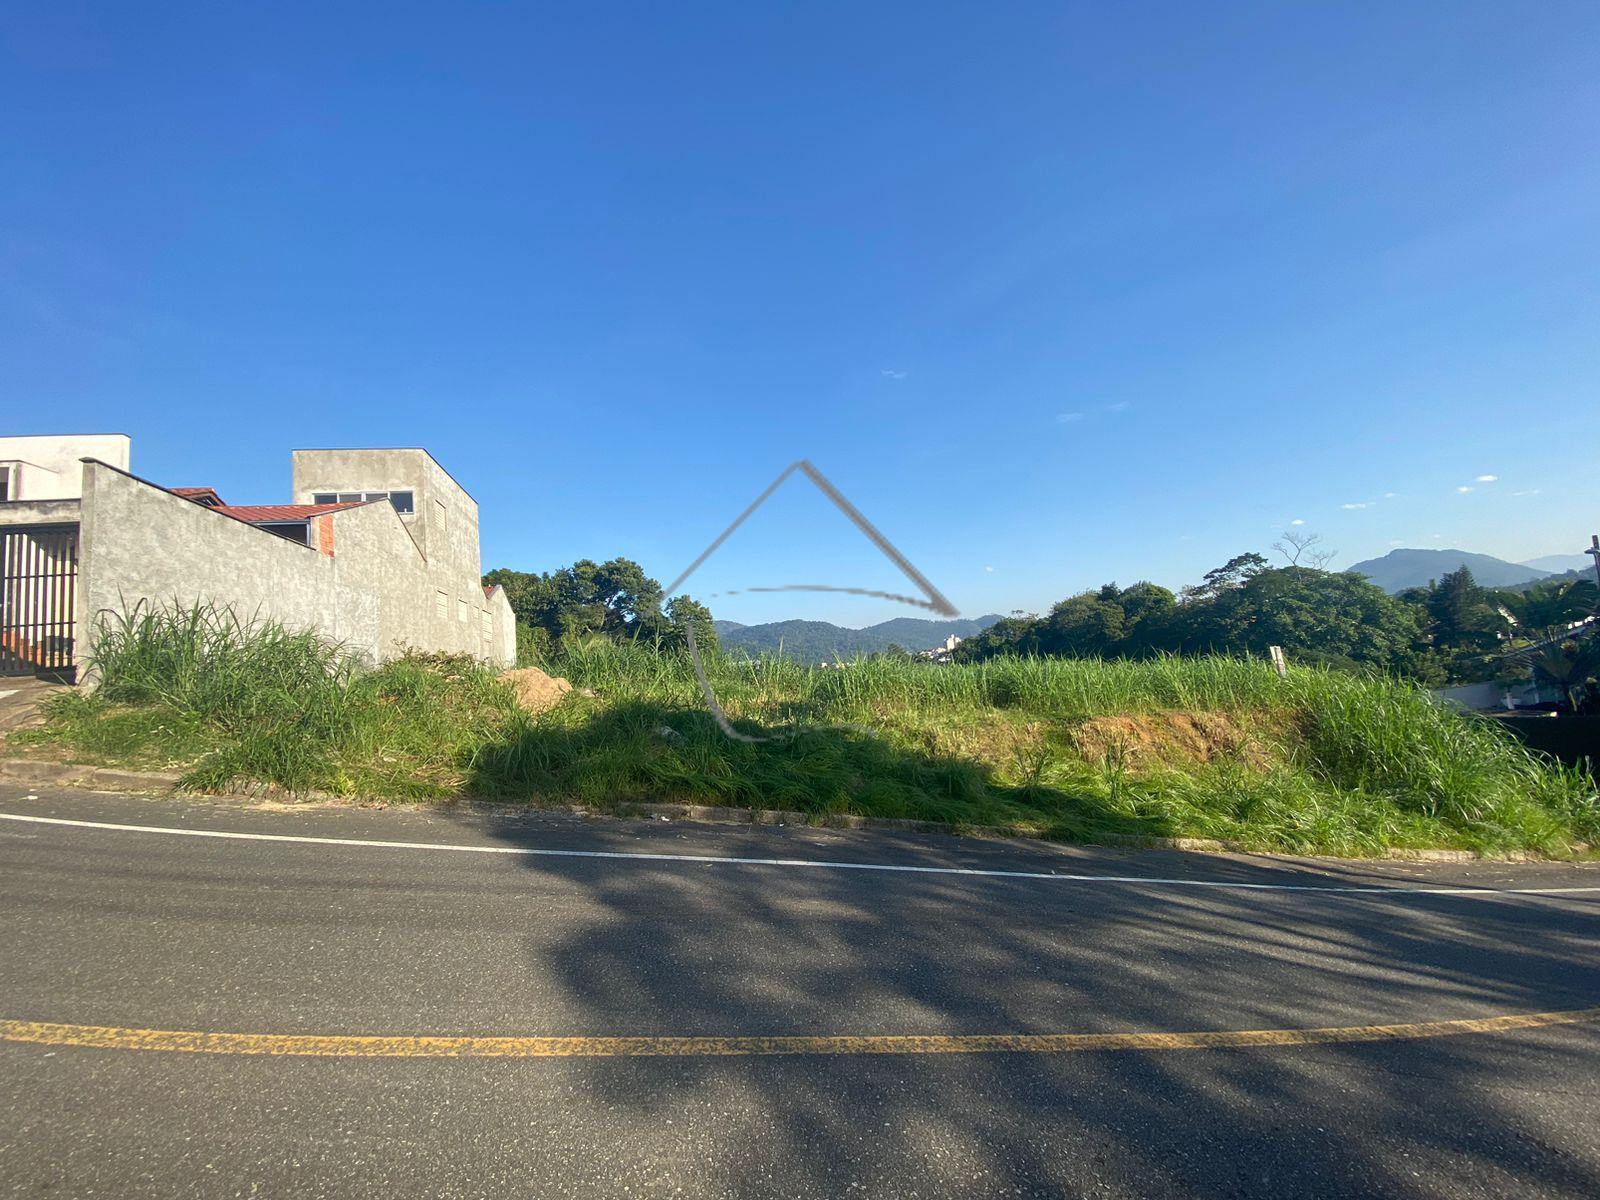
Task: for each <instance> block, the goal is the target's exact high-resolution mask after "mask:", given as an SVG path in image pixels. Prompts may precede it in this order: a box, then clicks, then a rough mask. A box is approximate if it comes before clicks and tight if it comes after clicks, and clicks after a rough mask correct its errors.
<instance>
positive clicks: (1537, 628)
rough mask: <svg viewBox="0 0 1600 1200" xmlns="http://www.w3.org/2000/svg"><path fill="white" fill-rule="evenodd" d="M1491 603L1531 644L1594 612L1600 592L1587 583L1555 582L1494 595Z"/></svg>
mask: <svg viewBox="0 0 1600 1200" xmlns="http://www.w3.org/2000/svg"><path fill="white" fill-rule="evenodd" d="M1491 601H1492V603H1493V604H1494V605H1495V607H1496V608H1498V609H1499V610H1500V613H1501V615H1502V616H1504V617H1507V618H1509V619H1510V621H1511V623H1512V624H1513V626H1514V627H1515V629H1514V631H1515V633H1516V635H1517V636H1519V637H1523V638H1526V639H1528V640H1529V641H1534V642H1538V641H1543V640H1545V639H1546V638H1550V637H1554V636H1556V635H1557V634H1558V633H1560V632H1561V631H1562V630H1564V629H1566V628H1567V626H1569V625H1571V624H1572V623H1573V622H1575V621H1581V620H1583V619H1584V618H1585V617H1587V616H1589V615H1590V614H1591V613H1593V612H1594V611H1595V608H1596V605H1597V601H1600V589H1597V588H1596V587H1595V585H1594V583H1593V581H1592V580H1588V579H1552V580H1549V581H1548V582H1545V583H1536V584H1534V585H1533V586H1532V587H1530V588H1528V589H1527V590H1526V591H1521V592H1512V591H1504V592H1494V593H1493V594H1492V596H1491Z"/></svg>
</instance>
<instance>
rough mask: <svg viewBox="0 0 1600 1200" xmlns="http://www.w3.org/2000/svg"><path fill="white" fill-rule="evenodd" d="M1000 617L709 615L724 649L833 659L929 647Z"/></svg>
mask: <svg viewBox="0 0 1600 1200" xmlns="http://www.w3.org/2000/svg"><path fill="white" fill-rule="evenodd" d="M1000 619H1001V618H1000V617H999V616H997V615H995V614H992V613H991V614H990V615H988V616H984V617H976V618H971V619H961V618H957V619H955V620H950V621H924V620H921V619H919V618H917V617H896V618H894V620H892V621H883V622H880V623H879V624H877V625H869V626H867V628H865V629H850V628H847V627H846V626H843V625H834V624H831V623H830V622H828V621H772V622H769V623H768V624H765V625H741V624H739V622H737V621H713V622H712V624H713V625H714V626H715V628H716V631H717V641H718V642H720V643H721V644H722V647H723V649H725V650H744V651H747V652H749V653H750V654H753V655H761V654H777V653H779V652H780V650H781V652H782V654H783V656H784V657H785V658H792V659H795V660H797V661H799V662H807V663H818V662H836V661H838V660H839V659H850V658H855V657H857V656H858V655H862V654H878V653H881V652H882V651H884V650H887V649H888V648H889V647H890V646H899V647H901V648H902V649H905V650H931V649H933V648H934V647H935V646H939V645H943V644H944V640H945V639H946V638H948V637H949V636H950V635H951V634H954V635H955V636H956V637H961V638H968V637H971V636H972V635H973V634H975V633H982V632H983V631H984V630H985V629H987V628H989V626H991V625H993V624H994V623H995V622H996V621H998V620H1000Z"/></svg>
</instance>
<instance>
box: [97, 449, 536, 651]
mask: <svg viewBox="0 0 1600 1200" xmlns="http://www.w3.org/2000/svg"><path fill="white" fill-rule="evenodd" d="M83 471H84V478H83V505H82V526H81V533H80V548H79V563H80V565H79V586H78V604H77V623H78V639H77V647H78V651H77V652H78V658H79V661H80V663H82V662H83V661H84V660H85V659H86V658H87V656H88V655H89V653H90V651H91V649H92V646H93V640H94V633H95V627H96V624H97V622H98V620H99V618H100V617H101V616H102V615H103V614H105V613H108V612H117V611H127V610H130V609H131V608H133V606H134V605H136V604H138V603H139V602H141V601H143V602H144V603H146V604H151V605H171V604H177V605H180V606H182V605H188V604H192V603H195V602H197V601H198V602H204V603H211V604H215V605H217V606H219V607H228V608H232V609H233V610H234V611H235V612H236V613H237V614H238V615H239V616H240V617H242V618H249V617H252V616H260V617H263V618H266V619H270V620H274V621H277V622H279V623H281V624H283V625H285V626H287V627H289V628H295V629H315V630H317V631H318V632H320V633H322V634H324V635H325V636H327V637H330V638H332V639H334V640H336V641H338V642H340V643H342V644H343V645H344V646H345V648H346V649H347V650H349V651H350V652H351V653H353V654H356V655H357V656H359V657H361V658H362V659H364V660H366V661H368V662H376V661H380V660H382V659H386V658H391V657H394V656H396V655H399V654H401V653H404V652H405V651H406V650H408V649H417V650H425V651H442V652H449V653H465V654H471V655H474V656H475V657H478V658H482V659H484V660H486V661H488V662H491V663H494V664H496V665H504V666H509V665H510V664H511V663H512V662H514V661H515V656H516V649H515V629H514V627H513V626H512V624H511V615H510V606H509V604H507V603H506V602H505V598H504V597H503V596H502V597H500V600H499V604H498V605H497V604H495V603H494V602H493V600H492V599H491V598H489V597H486V596H485V595H484V593H483V589H482V588H481V587H480V586H478V585H477V580H476V579H473V581H472V587H471V589H470V591H468V589H467V588H465V587H463V586H462V585H461V584H460V583H458V582H456V581H455V580H454V579H452V580H451V582H452V584H453V592H454V594H453V595H452V596H451V597H450V599H451V604H450V605H448V606H442V605H440V604H439V602H438V598H437V597H438V595H439V591H440V589H439V588H438V587H437V586H436V584H437V583H438V581H439V580H440V579H442V578H444V573H443V572H442V570H441V568H440V566H439V565H438V564H435V563H432V562H431V561H430V560H429V558H428V557H427V556H426V555H425V554H424V553H423V551H422V549H421V548H420V547H419V545H418V542H417V540H416V539H415V537H414V536H413V531H411V530H408V529H407V528H406V526H405V525H404V523H403V522H402V521H401V518H400V516H399V514H397V513H396V512H395V511H394V509H393V508H392V507H391V506H390V505H389V504H388V502H387V501H376V502H374V503H371V504H365V505H362V506H360V507H358V508H351V509H345V510H341V511H339V512H336V513H333V514H331V516H330V517H329V518H328V519H327V520H328V522H329V524H326V525H325V524H324V523H323V520H322V519H319V521H318V525H319V528H318V530H317V537H316V540H317V541H318V542H319V546H320V548H319V546H313V547H308V546H302V545H299V544H297V543H294V542H291V541H288V540H287V539H285V538H281V537H278V536H277V535H276V534H273V533H269V532H267V531H266V530H263V529H257V528H255V527H254V526H251V525H247V524H245V523H243V522H240V521H236V520H234V519H233V518H231V517H228V516H226V515H224V514H221V513H217V512H214V511H212V510H210V509H206V508H202V507H201V506H199V505H197V504H192V503H190V502H189V501H187V500H184V499H183V498H181V497H178V496H174V495H172V494H171V493H170V492H167V491H164V490H163V489H161V488H158V487H154V486H153V485H151V484H148V483H145V482H144V481H142V480H140V479H136V478H134V477H133V476H131V475H126V474H124V473H122V472H120V471H117V470H114V469H113V468H111V467H108V466H105V465H104V464H101V463H92V462H91V463H85V464H84V468H83ZM330 533H331V538H330V537H329V534H330ZM330 543H331V548H332V551H333V552H332V554H328V553H325V552H324V551H325V550H326V549H328V547H329V544H330ZM458 573H459V572H456V573H452V574H458ZM460 605H465V607H464V608H463V607H460ZM441 608H443V609H444V610H445V611H443V612H441ZM502 621H503V622H504V628H502V626H501V622H502ZM508 645H509V647H510V650H509V652H508V651H507V650H506V647H507V646H508Z"/></svg>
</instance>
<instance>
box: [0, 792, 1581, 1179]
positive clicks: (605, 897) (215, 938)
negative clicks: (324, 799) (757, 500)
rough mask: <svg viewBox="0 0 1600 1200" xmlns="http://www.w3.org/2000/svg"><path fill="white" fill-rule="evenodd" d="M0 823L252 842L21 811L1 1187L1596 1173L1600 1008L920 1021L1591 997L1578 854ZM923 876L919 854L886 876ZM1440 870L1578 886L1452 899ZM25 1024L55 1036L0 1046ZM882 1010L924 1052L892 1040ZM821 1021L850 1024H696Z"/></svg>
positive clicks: (55, 801) (95, 804)
mask: <svg viewBox="0 0 1600 1200" xmlns="http://www.w3.org/2000/svg"><path fill="white" fill-rule="evenodd" d="M0 814H20V815H29V816H35V817H47V818H52V819H56V820H68V821H80V822H100V823H105V824H111V825H117V826H126V825H145V826H153V827H164V828H176V829H186V830H191V831H201V832H236V833H250V834H257V835H266V837H265V838H243V839H240V838H216V837H209V836H201V837H189V836H178V835H174V834H171V833H158V832H134V831H130V830H127V829H124V828H117V829H103V828H94V827H88V826H83V825H63V824H49V823H38V822H21V821H11V820H0V1196H12V1195H15V1196H116V1197H132V1196H162V1197H181V1196H295V1197H313V1196H384V1197H398V1196H430V1197H455V1196H463V1197H465V1196H537V1197H561V1196H596V1197H599V1196H605V1197H616V1196H684V1197H701V1196H828V1197H834V1196H883V1197H896V1198H901V1197H904V1198H914V1197H934V1196H1062V1195H1086V1196H1102V1195H1104V1196H1129V1197H1156V1196H1246V1195H1248V1196H1255V1195H1262V1196H1285V1197H1291V1196H1292V1197H1309V1196H1370V1195H1387V1196H1461V1197H1476V1196H1482V1197H1500V1196H1509V1195H1515V1196H1519V1197H1531V1196H1573V1197H1586V1198H1589V1197H1593V1196H1596V1195H1600V1109H1597V1103H1596V1102H1597V1099H1600V1082H1597V1078H1596V1075H1597V1072H1596V1068H1597V1066H1600V1023H1596V1022H1592V1021H1590V1022H1582V1023H1573V1024H1564V1025H1552V1026H1549V1027H1544V1028H1537V1029H1523V1030H1509V1031H1508V1030H1498V1029H1497V1030H1491V1031H1489V1032H1471V1031H1467V1030H1463V1031H1460V1032H1453V1033H1452V1035H1451V1036H1430V1037H1416V1038H1404V1039H1396V1038H1386V1039H1384V1040H1380V1041H1359V1040H1349V1039H1348V1038H1347V1039H1345V1040H1337V1041H1334V1042H1333V1043H1331V1044H1324V1045H1294V1044H1287V1045H1263V1046H1254V1047H1248V1048H1240V1047H1220V1048H1218V1047H1211V1048H1204V1047H1200V1048H1186V1049H1185V1048H1179V1049H1162V1048H1150V1047H1148V1046H1140V1047H1135V1048H1120V1049H1094V1048H1091V1049H1087V1050H1083V1049H1073V1050H1070V1051H1066V1052H1060V1051H1041V1050H1039V1049H1036V1048H1030V1049H1021V1050H1017V1051H1010V1052H985V1053H950V1052H946V1051H949V1050H950V1049H952V1048H959V1047H960V1046H961V1045H962V1043H960V1042H959V1041H949V1040H941V1039H959V1038H962V1037H966V1036H970V1035H982V1034H1020V1035H1053V1034H1061V1033H1124V1032H1135V1033H1148V1032H1152V1031H1161V1032H1171V1031H1212V1030H1302V1029H1307V1028H1326V1027H1338V1028H1345V1027H1357V1026H1368V1025H1374V1024H1382V1025H1394V1024H1400V1023H1419V1022H1422V1023H1433V1022H1444V1021H1465V1020H1469V1019H1477V1018H1494V1017H1499V1016H1504V1015H1507V1014H1520V1013H1546V1012H1561V1011H1570V1010H1579V1009H1585V1008H1590V1007H1594V1006H1596V1005H1600V955H1597V953H1596V951H1597V946H1600V869H1597V868H1585V867H1571V866H1546V865H1529V866H1519V867H1508V866H1498V865H1496V866H1490V865H1482V864H1476V865H1471V866H1430V867H1420V866H1408V865H1402V864H1382V865H1378V864H1361V863H1345V864H1336V863H1329V862H1326V861H1310V860H1307V861H1304V862H1290V861H1285V860H1266V859H1253V858H1245V857H1211V856H1189V855H1178V854H1160V853H1143V854H1122V853H1115V852H1107V851H1071V850H1057V849H1052V848H1048V847H1039V846H1028V845H1020V844H1006V843H986V842H969V841H959V840H955V839H933V838H912V837H891V836H884V835H881V834H846V833H833V832H823V831H816V830H801V829H793V830H786V829H769V830H761V829H745V828H715V827H691V826H684V825H679V824H674V823H668V822H651V823H648V824H646V823H638V822H620V821H619V822H601V821H596V822H589V821H583V820H579V819H576V818H566V817H552V816H544V817H532V818H527V819H520V820H512V819H504V818H495V817H492V816H485V815H482V814H476V815H474V814H469V813H448V812H444V813H418V812H407V811H393V810H391V811H368V810H360V809H317V810H305V811H267V810H261V809H253V808H244V807H237V806H229V805H223V804H202V803H177V802H171V801H154V800H141V799H135V798H129V797H116V796H106V795H96V794H90V793H81V792H70V791H62V790H50V789H42V788H41V789H36V790H35V789H28V788H23V787H17V786H14V785H0ZM284 837H288V838H316V839H328V840H324V841H292V840H276V839H280V838H284ZM361 840H367V841H382V842H394V841H403V842H412V843H423V844H425V845H417V846H411V847H394V846H388V845H360V844H353V843H354V842H356V841H361ZM456 847H482V848H486V849H487V851H488V852H478V851H472V850H461V849H457V848H456ZM535 850H536V851H569V852H578V853H575V854H567V855H551V854H546V853H528V852H527V851H535ZM508 851H510V852H508ZM595 853H599V854H602V855H608V857H590V856H588V855H592V854H595ZM641 855H657V856H660V857H654V858H650V857H637V856H641ZM704 859H720V860H729V859H759V860H799V862H798V863H793V862H790V863H786V862H773V861H764V862H751V861H742V862H741V861H703V860H704ZM818 862H825V863H829V864H833V865H828V866H817V865H815V864H816V863H818ZM801 864H810V865H801ZM905 866H915V867H931V868H936V870H934V871H916V872H911V871H903V870H878V869H874V868H877V867H905ZM952 869H969V870H970V869H976V870H980V871H988V872H996V873H993V874H977V875H973V874H960V873H954V871H953V870H952ZM1008 872H1009V873H1011V874H1007V873H1008ZM1083 876H1087V877H1088V878H1081V877H1083ZM1246 885H1254V886H1246ZM1463 887H1465V888H1473V889H1477V888H1482V889H1533V888H1538V889H1578V888H1594V889H1596V890H1594V891H1587V892H1586V891H1577V890H1564V891H1563V890H1558V891H1543V892H1539V893H1530V892H1512V891H1505V890H1488V891H1481V892H1470V893H1465V894H1463V893H1460V892H1453V893H1452V892H1448V891H1445V892H1441V891H1438V890H1436V889H1456V888H1463ZM1334 889H1357V890H1334ZM1367 889H1371V890H1367ZM1429 889H1435V890H1429ZM23 1023H52V1027H56V1026H59V1027H62V1030H64V1031H62V1030H57V1031H56V1032H53V1033H48V1034H46V1035H38V1036H37V1037H36V1036H35V1035H34V1034H26V1036H27V1037H29V1038H31V1039H33V1040H15V1037H20V1036H24V1034H22V1033H18V1032H17V1031H18V1030H24V1029H28V1030H35V1029H36V1026H34V1025H31V1024H29V1025H26V1026H24V1025H23ZM80 1026H93V1027H97V1028H100V1027H110V1028H111V1029H113V1030H116V1031H128V1030H152V1029H153V1030H171V1031H199V1032H206V1033H230V1034H249V1035H267V1036H268V1038H269V1043H268V1044H271V1045H278V1043H270V1036H271V1035H280V1036H281V1035H317V1036H319V1037H326V1038H328V1039H331V1040H329V1041H327V1042H326V1043H318V1044H319V1045H324V1044H325V1045H326V1046H327V1047H328V1052H327V1053H319V1054H294V1055H284V1054H275V1053H241V1052H238V1049H239V1048H240V1047H238V1046H235V1047H233V1048H232V1049H228V1048H223V1049H221V1050H220V1051H218V1052H204V1053H187V1052H180V1051H175V1050H172V1049H165V1048H162V1047H161V1046H160V1045H159V1044H152V1043H150V1042H149V1041H148V1040H145V1041H141V1040H140V1039H141V1037H142V1036H143V1035H138V1034H134V1033H127V1032H114V1033H111V1034H99V1035H95V1036H97V1037H101V1038H102V1039H110V1040H109V1042H107V1043H106V1044H97V1045H86V1044H82V1041H83V1038H82V1036H81V1035H80V1034H79V1033H76V1032H74V1030H75V1029H76V1028H77V1027H80ZM1454 1028H1455V1027H1452V1029H1454ZM7 1030H10V1031H11V1034H12V1035H14V1036H12V1037H8V1036H7V1034H6V1031H7ZM341 1035H342V1036H345V1037H350V1036H368V1035H379V1036H399V1035H439V1036H450V1037H459V1036H462V1035H467V1036H499V1037H506V1038H556V1039H563V1038H577V1037H594V1038H631V1039H640V1040H638V1041H634V1042H628V1043H618V1044H621V1045H627V1046H631V1047H639V1046H644V1047H646V1048H647V1049H648V1048H649V1047H651V1046H654V1045H655V1044H656V1043H654V1042H651V1041H645V1040H644V1039H658V1038H664V1039H673V1038H683V1037H699V1038H706V1039H711V1040H710V1041H708V1042H706V1043H704V1044H703V1047H702V1051H701V1052H696V1053H689V1054H684V1053H670V1054H664V1055H660V1056H657V1055H656V1054H655V1053H654V1052H653V1051H652V1052H651V1054H650V1055H647V1056H643V1057H641V1056H635V1055H633V1054H631V1053H630V1054H619V1053H617V1052H616V1050H615V1045H617V1044H610V1043H601V1044H599V1049H598V1050H597V1051H596V1052H595V1053H592V1054H589V1053H587V1052H586V1053H585V1054H583V1055H580V1056H576V1057H532V1056H523V1055H522V1054H521V1053H520V1052H518V1054H517V1055H515V1056H512V1057H492V1058H473V1057H437V1056H432V1055H431V1054H430V1052H429V1051H428V1050H427V1047H429V1046H432V1045H437V1044H444V1043H437V1044H436V1043H430V1042H424V1041H417V1042H416V1043H414V1044H413V1043H406V1045H407V1046H411V1047H412V1049H411V1050H406V1051H405V1052H404V1053H403V1054H401V1055H400V1056H397V1057H361V1056H356V1057H348V1056H344V1050H341V1047H343V1048H345V1049H348V1048H349V1047H352V1046H360V1045H363V1043H357V1042H353V1041H340V1040H338V1039H339V1037H340V1036H341ZM905 1035H921V1036H924V1037H926V1038H927V1039H929V1040H928V1041H927V1042H926V1043H918V1045H919V1046H925V1049H923V1050H922V1051H921V1052H911V1053H905V1052H894V1053H882V1052H879V1051H882V1050H884V1049H886V1048H893V1049H895V1050H897V1051H902V1050H905V1049H908V1047H907V1046H906V1044H905V1043H886V1042H883V1041H880V1040H877V1039H881V1038H883V1037H886V1036H890V1037H892V1036H905ZM801 1036H813V1037H820V1038H827V1039H834V1040H832V1041H828V1042H826V1043H819V1045H820V1046H822V1047H824V1048H825V1049H826V1051H827V1052H815V1053H813V1052H806V1053H788V1054H767V1053H754V1054H752V1053H739V1054H728V1053H725V1051H727V1050H728V1049H729V1048H730V1047H734V1048H737V1045H738V1044H736V1043H729V1042H727V1041H719V1040H717V1039H730V1038H767V1037H801ZM845 1036H852V1037H859V1038H861V1039H863V1040H862V1041H861V1042H859V1043H855V1042H851V1043H844V1042H840V1041H838V1040H837V1039H839V1038H841V1037H845ZM253 1044H254V1043H251V1042H250V1041H249V1040H248V1039H244V1041H243V1043H242V1045H253ZM296 1044H298V1043H296ZM515 1044H516V1045H518V1046H520V1045H523V1043H521V1042H518V1043H515ZM528 1044H530V1045H533V1044H534V1043H528ZM558 1044H559V1045H570V1043H564V1042H563V1043H558ZM756 1044H757V1045H760V1044H761V1043H756ZM1019 1044H1020V1045H1024V1046H1036V1045H1037V1043H1019ZM230 1045H231V1043H230ZM537 1045H541V1046H542V1045H545V1044H544V1043H537ZM661 1045H663V1046H680V1047H681V1045H682V1044H681V1043H661ZM607 1046H611V1047H612V1048H611V1049H606V1047H607ZM746 1048H747V1049H748V1046H747V1047H746ZM719 1050H720V1051H724V1052H718V1051H719Z"/></svg>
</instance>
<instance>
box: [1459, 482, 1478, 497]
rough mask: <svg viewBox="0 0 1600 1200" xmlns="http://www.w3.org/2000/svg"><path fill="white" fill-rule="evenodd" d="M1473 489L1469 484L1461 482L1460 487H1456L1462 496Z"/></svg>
mask: <svg viewBox="0 0 1600 1200" xmlns="http://www.w3.org/2000/svg"><path fill="white" fill-rule="evenodd" d="M1473 490H1474V489H1473V488H1472V487H1471V486H1470V485H1469V484H1465V483H1463V484H1462V485H1461V486H1460V487H1458V488H1457V489H1456V491H1458V492H1460V493H1461V494H1462V495H1463V496H1465V495H1466V494H1467V493H1468V492H1470V491H1473Z"/></svg>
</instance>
